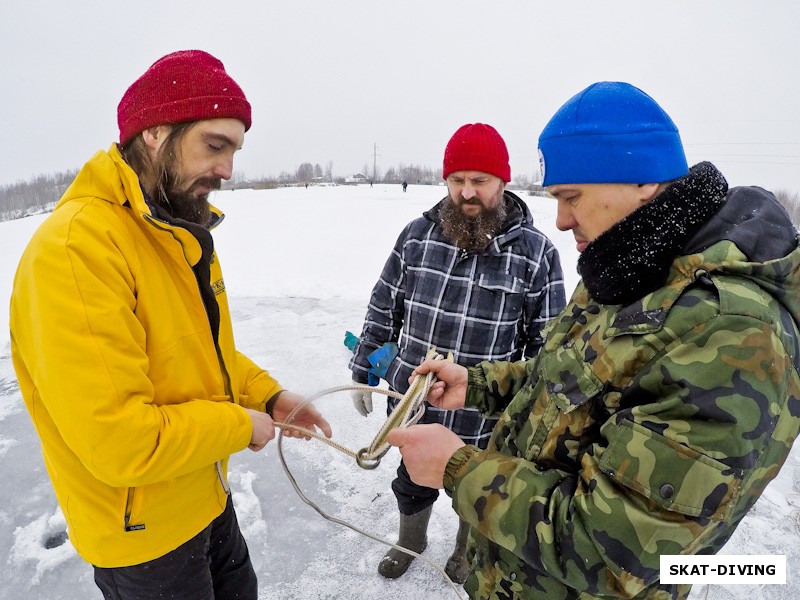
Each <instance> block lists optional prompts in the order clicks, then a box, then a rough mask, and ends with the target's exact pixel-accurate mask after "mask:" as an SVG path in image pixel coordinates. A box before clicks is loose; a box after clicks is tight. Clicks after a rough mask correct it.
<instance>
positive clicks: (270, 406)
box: [264, 390, 284, 417]
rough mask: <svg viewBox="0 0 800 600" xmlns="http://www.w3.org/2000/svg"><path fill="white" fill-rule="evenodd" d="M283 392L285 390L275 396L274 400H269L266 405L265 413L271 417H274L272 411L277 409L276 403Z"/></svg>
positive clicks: (279, 391)
mask: <svg viewBox="0 0 800 600" xmlns="http://www.w3.org/2000/svg"><path fill="white" fill-rule="evenodd" d="M283 392H284V390H278V392H277V393H275V394H273V396H272V398H270V399H269V400H267V403H266V404H265V405H264V412H265V413H267V414H268V415H269V416H270V417H271V416H272V409H273V408H275V403H276V402H277V401H278V397H279V396H280V395H281V394H282V393H283Z"/></svg>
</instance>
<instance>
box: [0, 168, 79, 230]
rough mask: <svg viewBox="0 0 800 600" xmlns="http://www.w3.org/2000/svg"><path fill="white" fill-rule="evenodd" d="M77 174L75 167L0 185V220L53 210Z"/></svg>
mask: <svg viewBox="0 0 800 600" xmlns="http://www.w3.org/2000/svg"><path fill="white" fill-rule="evenodd" d="M77 174H78V170H77V169H75V170H72V171H62V172H60V173H55V174H53V175H37V176H36V177H34V178H32V179H30V180H28V181H18V182H17V183H12V184H9V185H2V186H0V221H8V220H10V219H19V218H20V217H25V216H28V215H32V214H36V213H40V212H47V211H51V210H53V208H54V207H55V205H56V203H57V202H58V200H59V199H60V198H61V196H62V195H63V194H64V192H65V191H66V189H67V188H68V187H69V184H70V183H72V180H73V179H75V176H76V175H77Z"/></svg>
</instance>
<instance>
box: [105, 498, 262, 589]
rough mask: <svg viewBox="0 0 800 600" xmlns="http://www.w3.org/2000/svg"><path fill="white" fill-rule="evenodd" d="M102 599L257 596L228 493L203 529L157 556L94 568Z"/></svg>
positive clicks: (242, 539)
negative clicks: (224, 503)
mask: <svg viewBox="0 0 800 600" xmlns="http://www.w3.org/2000/svg"><path fill="white" fill-rule="evenodd" d="M94 581H95V583H96V584H97V587H99V588H100V591H102V592H103V597H104V598H105V599H106V600H166V599H169V600H233V599H234V598H235V599H237V600H257V599H258V582H257V581H256V574H255V571H254V570H253V565H252V563H251V562H250V554H249V552H248V551H247V544H246V542H245V541H244V537H243V536H242V532H241V530H240V529H239V523H238V521H237V520H236V513H235V512H234V510H233V503H232V502H231V499H230V497H229V498H228V504H227V506H226V507H225V510H224V511H223V513H222V514H221V515H220V516H218V517H217V518H216V519H214V520H213V521H212V522H211V524H210V525H209V526H208V527H206V528H205V529H204V530H203V531H201V532H200V533H199V534H197V535H196V536H195V537H193V538H192V539H190V540H189V541H188V542H186V543H184V544H182V545H181V546H179V547H178V548H176V549H175V550H173V551H172V552H169V553H167V554H165V555H164V556H161V557H159V558H156V559H154V560H151V561H148V562H146V563H142V564H140V565H133V566H131V567H116V568H112V569H103V568H100V567H95V568H94Z"/></svg>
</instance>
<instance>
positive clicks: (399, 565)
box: [378, 505, 433, 579]
mask: <svg viewBox="0 0 800 600" xmlns="http://www.w3.org/2000/svg"><path fill="white" fill-rule="evenodd" d="M431 512H433V505H431V506H429V507H428V508H425V509H423V510H421V511H419V512H418V513H414V514H413V515H404V514H403V513H400V537H399V539H398V540H397V545H398V546H402V547H403V548H408V549H409V550H413V551H414V552H416V553H417V554H420V553H421V552H422V551H423V550H425V548H426V547H427V545H428V537H427V535H426V532H427V531H428V521H429V520H430V518H431ZM413 560H414V557H413V556H411V555H410V554H406V553H405V552H403V551H402V550H397V549H396V548H390V549H389V551H388V552H387V553H386V554H384V556H383V558H382V559H381V562H380V563H378V573H380V574H381V575H383V576H384V577H386V578H388V579H397V578H398V577H400V576H401V575H402V574H403V573H405V572H406V571H407V570H408V567H409V565H410V564H411V562H412V561H413Z"/></svg>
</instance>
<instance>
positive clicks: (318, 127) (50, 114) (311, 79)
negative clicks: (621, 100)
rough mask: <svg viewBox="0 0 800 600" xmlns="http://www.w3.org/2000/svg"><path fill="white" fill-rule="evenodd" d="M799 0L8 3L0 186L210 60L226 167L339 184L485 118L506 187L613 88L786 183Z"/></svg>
mask: <svg viewBox="0 0 800 600" xmlns="http://www.w3.org/2000/svg"><path fill="white" fill-rule="evenodd" d="M798 23H800V3H798V2H796V1H795V0H772V1H765V2H759V1H758V0H749V1H742V0H707V1H706V0H669V1H666V0H663V1H659V2H650V1H646V0H630V1H618V0H611V1H600V0H594V1H576V0H572V1H570V2H563V1H555V0H547V1H545V0H505V1H503V0H497V1H495V2H488V1H486V0H483V1H479V0H403V1H402V2H399V1H397V0H393V1H391V2H390V1H384V0H341V1H340V2H331V1H329V0H305V1H304V0H268V1H258V2H256V1H251V2H246V1H243V0H224V1H223V0H215V1H208V0H191V1H184V0H177V1H166V0H145V1H136V2H122V1H120V0H102V1H101V0H82V1H81V2H80V3H78V2H63V1H61V0H49V1H45V0H25V1H24V2H23V1H12V0H4V2H3V8H2V10H1V11H0V74H1V75H2V77H0V86H2V91H1V92H0V114H2V115H3V117H2V125H3V128H4V130H5V133H6V136H5V143H3V144H2V151H1V154H0V185H2V184H7V183H13V182H16V181H18V180H24V179H28V178H30V177H31V176H33V175H35V174H40V173H52V172H54V171H61V170H67V169H72V168H77V167H80V166H81V165H82V164H83V163H84V162H85V161H86V160H87V159H88V158H89V157H90V156H91V155H92V154H93V153H94V152H95V151H97V150H99V149H107V148H108V147H109V146H110V145H111V143H112V142H113V141H115V140H116V138H117V136H118V129H117V124H116V107H117V104H118V102H119V100H120V98H121V96H122V94H123V93H124V91H125V90H126V88H127V87H128V86H129V85H130V84H131V82H133V80H134V79H136V78H137V77H138V76H139V75H141V74H142V73H143V72H144V71H145V70H146V69H147V67H149V66H150V65H151V64H152V63H153V62H154V61H155V60H157V59H158V58H159V57H161V56H163V55H164V54H166V53H168V52H172V51H174V50H181V49H188V48H199V49H203V50H206V51H208V52H210V53H212V54H214V55H215V56H217V57H218V58H219V59H220V60H222V62H223V63H224V64H225V66H226V68H227V70H228V72H229V73H230V74H231V75H232V76H233V77H234V79H236V80H237V82H238V83H239V84H240V85H241V86H242V88H243V89H244V91H245V93H246V95H247V96H248V99H249V100H250V103H251V104H252V106H253V127H252V129H251V130H250V132H249V133H248V135H247V137H246V140H245V147H244V148H243V149H242V151H241V152H240V153H239V155H238V156H237V161H236V164H235V165H234V168H235V170H236V171H239V172H242V173H244V174H245V175H247V176H251V177H257V176H260V175H278V174H279V173H280V172H281V171H289V172H294V170H295V169H296V168H297V166H299V165H300V163H303V162H311V163H319V164H320V165H321V166H322V167H323V169H324V168H325V165H326V164H327V163H328V161H332V162H333V172H334V174H336V175H348V174H352V173H353V172H357V171H360V170H362V167H363V166H364V165H365V164H366V165H369V167H370V169H371V168H372V164H373V153H374V148H375V146H374V145H375V144H377V165H378V170H379V171H385V170H386V169H387V168H389V167H391V166H397V165H398V164H399V163H406V164H409V163H415V164H426V165H429V166H433V167H439V166H441V158H442V153H443V150H444V146H445V144H446V143H447V140H448V139H449V137H450V135H452V133H453V132H454V131H455V130H456V129H457V128H458V127H459V126H460V125H462V124H464V123H472V122H476V121H480V122H485V123H490V124H492V125H494V126H495V127H496V128H497V129H498V131H500V133H501V134H502V135H503V137H504V138H505V140H506V142H507V144H508V147H509V152H510V154H511V168H512V176H513V175H515V174H525V175H528V176H531V175H533V173H534V171H535V169H536V166H537V153H536V140H537V138H538V135H539V132H540V131H541V129H542V127H543V126H544V125H545V123H546V122H547V121H548V119H549V118H550V117H551V116H552V115H553V113H554V112H555V111H556V110H557V109H558V107H559V106H561V104H563V103H564V102H565V101H566V100H567V99H568V98H570V97H571V96H573V95H574V94H575V93H577V92H578V91H580V90H581V89H583V88H584V87H586V86H587V85H589V84H591V83H593V82H595V81H601V80H622V81H628V82H630V83H633V84H634V85H637V86H639V87H641V88H642V89H644V90H645V91H646V92H648V93H649V94H650V95H651V96H653V97H654V98H655V99H656V100H657V101H658V102H659V103H660V104H661V105H662V106H663V107H664V108H665V109H666V110H667V112H668V113H669V114H670V115H671V116H672V118H673V120H674V121H675V122H676V124H677V125H678V127H679V129H680V131H681V135H682V137H683V141H684V145H685V147H686V150H687V155H688V158H689V161H690V163H696V162H699V161H700V160H706V159H710V160H712V161H713V162H715V163H716V164H717V166H718V167H720V169H721V170H722V171H723V172H724V173H725V174H726V175H727V177H728V179H729V182H730V183H731V184H732V185H741V184H755V185H761V186H763V187H767V188H772V189H776V188H784V189H789V190H798V189H800V68H798V60H800V34H799V33H798Z"/></svg>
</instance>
